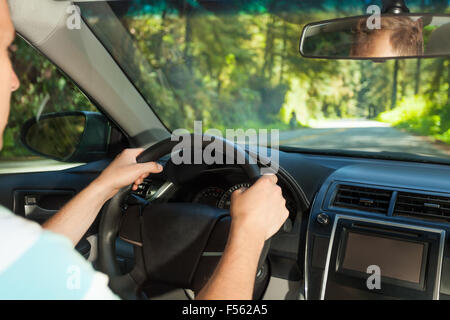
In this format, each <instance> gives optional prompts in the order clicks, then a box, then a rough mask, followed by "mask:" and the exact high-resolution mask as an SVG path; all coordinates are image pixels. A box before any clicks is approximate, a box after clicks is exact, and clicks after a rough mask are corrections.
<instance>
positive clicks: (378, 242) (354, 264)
mask: <svg viewBox="0 0 450 320" xmlns="http://www.w3.org/2000/svg"><path fill="white" fill-rule="evenodd" d="M424 251H425V246H424V244H422V243H417V242H410V241H403V240H398V239H391V238H385V237H377V236H371V235H367V234H361V233H356V232H348V234H347V244H346V248H345V252H344V258H343V261H342V264H341V268H343V269H347V270H353V271H359V272H363V273H366V272H367V267H368V266H370V265H377V266H379V267H380V270H381V277H389V278H393V279H398V280H403V281H409V282H413V283H420V275H421V271H422V259H423V255H424Z"/></svg>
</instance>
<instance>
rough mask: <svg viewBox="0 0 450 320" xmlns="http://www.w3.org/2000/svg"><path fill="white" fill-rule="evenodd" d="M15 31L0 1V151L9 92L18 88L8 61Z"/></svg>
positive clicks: (8, 104)
mask: <svg viewBox="0 0 450 320" xmlns="http://www.w3.org/2000/svg"><path fill="white" fill-rule="evenodd" d="M14 37H15V31H14V26H13V24H12V21H11V17H10V15H9V8H8V3H7V2H6V0H0V150H1V148H2V147H3V132H4V131H5V127H6V124H7V122H8V116H9V108H10V99H11V92H13V91H15V90H17V89H18V88H19V79H18V78H17V76H16V74H15V72H14V70H13V67H12V64H11V59H10V46H11V44H12V42H13V41H14Z"/></svg>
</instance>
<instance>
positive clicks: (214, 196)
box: [192, 187, 225, 207]
mask: <svg viewBox="0 0 450 320" xmlns="http://www.w3.org/2000/svg"><path fill="white" fill-rule="evenodd" d="M224 192H225V191H224V190H222V189H221V188H217V187H210V188H206V189H203V190H202V191H200V192H199V193H198V194H197V195H196V196H195V198H194V199H193V200H192V202H194V203H201V204H206V205H209V206H213V207H216V206H217V205H218V202H219V200H220V199H221V197H222V195H223V193H224Z"/></svg>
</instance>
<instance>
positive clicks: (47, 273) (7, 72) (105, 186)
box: [0, 0, 288, 299]
mask: <svg viewBox="0 0 450 320" xmlns="http://www.w3.org/2000/svg"><path fill="white" fill-rule="evenodd" d="M14 37H15V31H14V27H13V24H12V21H11V17H10V15H9V9H8V4H7V2H6V0H0V149H1V147H2V136H3V132H4V130H5V127H6V124H7V120H8V115H9V109H10V97H11V93H12V92H14V91H15V90H17V89H18V88H19V85H20V83H19V80H18V77H17V75H16V74H15V72H14V70H13V66H12V64H11V60H10V56H9V54H10V52H9V51H10V50H9V47H10V46H11V44H12V42H13V40H14ZM142 151H143V150H142V149H128V150H125V151H123V152H122V153H121V154H120V155H119V156H118V157H117V158H116V159H115V160H114V161H113V162H112V163H111V164H110V165H109V166H108V168H106V169H105V170H104V171H103V172H102V173H101V174H100V176H99V177H98V178H97V179H95V180H94V181H93V182H92V183H91V184H90V185H89V186H88V187H86V188H85V189H84V190H83V191H81V192H80V193H79V194H78V195H77V196H75V197H74V198H73V199H72V200H71V201H70V202H69V203H68V204H66V205H65V206H64V207H63V208H62V209H61V210H60V211H59V212H58V213H57V214H56V215H55V216H53V217H52V218H51V219H50V220H48V221H47V222H46V223H45V224H44V225H43V226H42V227H41V226H40V225H38V224H37V223H34V222H31V221H28V220H25V219H23V218H20V217H17V216H15V215H14V214H13V213H11V212H9V211H8V210H7V209H6V208H4V207H0V257H1V259H0V299H116V298H117V296H116V295H115V294H114V293H113V292H112V291H111V290H110V289H109V287H108V278H107V276H106V275H104V274H102V273H99V272H96V271H95V270H94V269H93V268H92V266H91V265H90V263H89V262H87V261H86V260H84V258H83V257H81V255H79V254H78V253H77V252H76V251H75V249H74V246H75V245H76V244H77V243H78V242H79V241H80V239H81V238H82V236H83V235H84V234H85V233H86V231H87V230H88V228H89V227H90V225H91V224H92V223H93V221H94V220H95V218H96V217H97V214H98V213H99V211H100V209H101V208H102V206H103V205H104V204H105V203H106V202H107V201H108V200H109V199H111V198H112V197H113V196H114V195H115V194H116V193H117V192H118V191H119V190H120V189H121V188H122V187H125V186H127V185H130V184H133V190H136V189H137V187H138V186H139V185H140V184H141V183H142V182H143V180H144V179H145V178H146V177H147V176H148V175H150V174H152V173H159V172H161V171H162V170H163V168H162V167H161V165H159V164H157V163H154V162H151V163H142V164H138V163H136V157H137V156H138V155H139V154H140V153H141V152H142ZM276 183H277V177H276V176H275V175H265V176H263V177H262V178H260V179H259V180H258V181H257V182H256V183H255V184H254V185H253V186H252V187H251V188H249V189H247V190H242V189H241V190H238V191H236V192H234V193H233V195H232V201H231V209H230V214H231V217H232V223H231V229H230V233H229V238H228V242H227V245H226V249H225V251H224V254H223V256H222V259H221V260H220V262H219V265H218V266H217V268H216V270H215V272H214V274H213V276H212V277H211V279H210V280H209V281H208V283H207V284H206V285H205V287H204V288H203V289H202V290H201V291H200V292H199V293H198V294H197V296H196V297H197V298H198V299H251V298H252V293H253V286H254V281H255V277H256V269H257V264H258V260H259V257H260V254H261V251H262V248H263V246H264V242H265V240H267V239H268V238H270V237H271V236H272V235H274V234H275V233H276V232H277V231H278V230H279V229H280V227H281V226H282V224H283V223H284V222H285V220H286V219H287V217H288V210H287V209H286V204H285V199H284V198H283V196H282V192H281V188H280V187H279V186H277V184H276ZM71 268H72V269H73V268H76V269H77V270H78V271H79V275H80V279H81V281H80V283H79V286H78V287H77V288H72V287H71V286H68V277H69V275H70V274H69V273H68V270H71Z"/></svg>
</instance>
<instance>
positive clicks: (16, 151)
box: [0, 37, 98, 173]
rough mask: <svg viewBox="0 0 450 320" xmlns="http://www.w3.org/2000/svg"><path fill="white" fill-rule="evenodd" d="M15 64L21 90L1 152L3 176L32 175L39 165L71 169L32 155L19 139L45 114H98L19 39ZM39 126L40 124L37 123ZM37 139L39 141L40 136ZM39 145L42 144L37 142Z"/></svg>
mask: <svg viewBox="0 0 450 320" xmlns="http://www.w3.org/2000/svg"><path fill="white" fill-rule="evenodd" d="M12 51H13V56H12V63H13V66H14V70H15V71H16V74H17V76H18V78H19V80H20V88H19V89H18V90H17V91H16V92H14V93H13V94H12V99H11V111H10V116H9V122H8V125H7V127H6V130H5V133H4V145H3V150H2V151H1V152H0V173H8V172H17V169H19V171H27V168H28V169H29V170H28V171H30V170H31V171H32V170H33V169H32V168H33V167H36V166H37V165H39V168H40V169H41V170H43V171H45V170H46V168H45V166H48V168H49V169H48V170H52V169H53V170H54V169H55V168H63V167H64V166H66V167H67V166H68V164H67V163H62V162H59V161H56V160H49V159H48V158H44V157H43V156H39V155H37V154H36V153H33V152H31V151H29V150H28V149H27V148H26V147H25V146H24V145H23V144H22V143H21V139H20V133H21V128H22V126H23V125H24V123H25V122H26V121H27V120H29V119H32V118H35V119H36V120H37V121H39V120H40V119H42V117H43V116H44V115H45V114H49V113H60V112H70V111H93V112H98V111H97V109H96V108H95V107H94V105H93V104H92V103H91V102H90V101H89V100H88V99H87V98H86V97H85V96H84V95H83V93H82V92H81V91H80V90H79V89H78V88H77V87H76V85H75V84H74V83H73V82H72V81H70V80H69V79H68V78H67V77H66V76H65V75H64V74H62V73H61V72H60V71H59V70H58V69H57V68H56V67H55V66H54V65H53V64H52V63H51V62H50V61H49V60H48V59H47V58H45V57H44V56H42V55H41V54H40V53H39V52H37V51H36V50H35V49H34V48H32V47H31V46H30V45H29V44H28V43H26V42H25V41H24V40H23V39H21V38H20V37H17V39H16V41H15V43H14V44H13V46H12ZM68 122H69V121H59V122H58V126H56V127H53V128H52V130H53V132H52V134H55V136H60V137H61V136H63V135H64V133H65V132H64V130H66V131H67V129H66V128H64V126H65V125H68V124H70V123H68ZM38 123H39V122H38ZM36 139H39V137H38V136H37V138H36ZM37 143H39V141H37ZM47 144H48V143H47Z"/></svg>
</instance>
